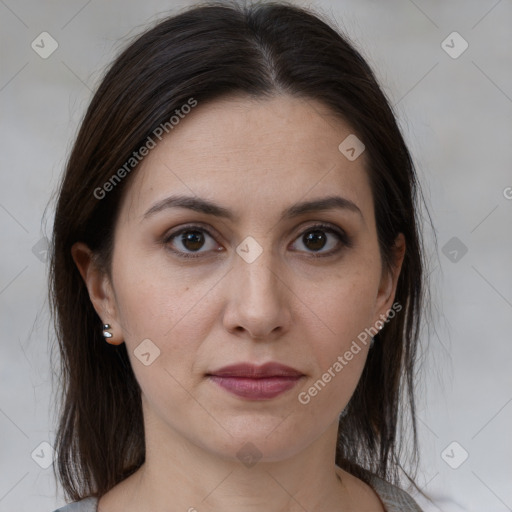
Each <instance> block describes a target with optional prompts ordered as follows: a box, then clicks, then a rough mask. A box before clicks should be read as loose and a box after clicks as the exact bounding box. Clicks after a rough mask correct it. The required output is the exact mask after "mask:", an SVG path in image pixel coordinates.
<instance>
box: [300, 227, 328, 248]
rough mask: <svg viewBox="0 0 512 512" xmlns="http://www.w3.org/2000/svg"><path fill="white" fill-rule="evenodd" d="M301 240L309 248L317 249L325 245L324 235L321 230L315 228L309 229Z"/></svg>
mask: <svg viewBox="0 0 512 512" xmlns="http://www.w3.org/2000/svg"><path fill="white" fill-rule="evenodd" d="M303 240H304V245H305V246H306V247H308V248H309V249H311V250H314V251H318V250H319V249H322V248H323V247H324V246H325V243H326V236H325V233H324V232H323V231H320V230H318V229H317V230H314V231H309V233H308V234H307V235H304V237H303ZM311 242H312V245H311Z"/></svg>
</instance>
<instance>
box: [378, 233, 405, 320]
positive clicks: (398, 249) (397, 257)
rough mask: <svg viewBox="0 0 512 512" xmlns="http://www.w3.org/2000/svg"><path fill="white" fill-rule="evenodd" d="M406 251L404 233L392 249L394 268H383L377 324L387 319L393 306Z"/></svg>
mask: <svg viewBox="0 0 512 512" xmlns="http://www.w3.org/2000/svg"><path fill="white" fill-rule="evenodd" d="M405 249H406V247H405V237H404V235H403V233H399V234H398V236H397V237H396V239H395V243H394V246H393V249H392V254H391V259H392V261H391V267H392V268H391V269H389V268H388V267H387V265H384V266H383V268H382V276H381V280H380V285H379V291H378V294H377V301H376V315H377V316H376V318H375V322H377V320H381V321H382V319H383V318H386V317H387V312H388V311H389V309H390V308H391V306H392V305H393V301H394V300H395V294H396V286H397V283H398V277H399V276H400V270H401V269H402V263H403V261H404V257H405ZM381 315H382V316H381Z"/></svg>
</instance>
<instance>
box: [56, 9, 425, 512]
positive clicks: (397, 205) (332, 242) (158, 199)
mask: <svg viewBox="0 0 512 512" xmlns="http://www.w3.org/2000/svg"><path fill="white" fill-rule="evenodd" d="M416 197H417V184H416V177H415V172H414V167H413V164H412V161H411V158H410V155H409V152H408V150H407V148H406V145H405V143H404V140H403V138H402V136H401V133H400V131H399V129H398V127H397V123H396V121H395V118H394V116H393V113H392V111H391V109H390V107H389V105H388V102H387V100H386V98H385V96H384V95H383V93H382V91H381V90H380V88H379V86H378V84H377V82H376V79H375V77H374V75H373V73H372V71H371V70H370V68H369V67H368V65H367V64H366V62H365V61H364V60H363V59H362V57H361V56H360V55H359V54H358V52H357V51H356V50H355V49H354V48H353V47H352V46H351V45H350V43H349V42H348V41H347V40H346V39H345V38H344V37H343V36H342V35H340V34H339V33H337V32H336V31H335V30H334V29H333V28H331V27H329V25H328V24H327V23H326V22H325V21H322V20H321V19H320V17H319V16H318V15H316V14H314V13H312V12H311V11H306V10H304V9H301V8H298V7H295V6H293V5H292V4H287V3H283V2H281V3H260V4H253V5H246V6H240V5H238V4H229V5H228V4H226V3H225V2H224V3H220V4H219V3H217V4H214V3H210V4H203V5H201V6H196V7H194V8H190V9H188V10H186V11H184V12H182V13H180V14H178V15H175V16H173V17H170V18H168V19H166V20H164V21H162V22H160V23H159V24H158V25H156V26H155V27H154V28H153V29H151V30H149V31H148V32H146V33H145V34H143V35H142V36H140V37H139V38H138V39H137V40H136V41H135V42H133V43H132V44H131V45H130V46H129V47H128V48H127V49H126V50H125V51H124V52H123V53H122V54H121V55H120V56H119V57H118V58H117V59H116V61H115V62H114V63H113V65H112V66H111V68H110V70H109V71H108V73H107V74H106V76H105V78H104V80H103V82H102V83H101V85H100V86H99V89H98V91H97V92H96V94H95V96H94V98H93V100H92V102H91V104H90V106H89V108H88V111H87V113H86V116H85V118H84V120H83V123H82V126H81V129H80V131H79V133H78V136H77V139H76V141H75V145H74V147H73V150H72V152H71V155H70V158H69V161H68V164H67V168H66V172H65V175H64V178H63V181H62V185H61V188H60V191H59V198H58V204H57V208H56V215H55V223H54V237H53V246H52V260H51V287H50V295H51V298H52V301H53V312H54V315H55V320H56V329H57V335H58V340H59V347H60V354H61V359H62V378H63V380H62V384H63V387H62V410H61V419H60V424H59V429H58V432H57V437H56V441H55V444H56V449H57V452H58V460H57V463H58V478H59V480H60V482H61V484H62V485H63V488H64V490H65V492H66V497H67V498H69V499H70V500H73V501H74V502H75V503H73V504H72V505H68V506H66V507H64V508H61V509H59V510H61V511H68V510H69V511H71V510H73V511H75V510H79V511H82V512H83V511H95V510H99V511H102V512H118V511H121V510H122V511H123V512H132V511H133V512H134V511H138V512H143V511H146V510H147V511H150V510H151V511H160V510H162V511H163V510H166V511H169V510H188V511H189V512H192V511H196V510H197V511H199V512H201V511H217V510H223V511H230V510H236V511H237V512H241V511H248V510H267V511H274V510H275V511H289V512H291V511H298V510H308V511H320V510H322V511H324V510H330V511H342V510H343V511H347V510H354V511H370V510H371V511H383V510H387V511H405V510H407V511H417V510H420V509H419V507H418V506H417V504H416V503H415V502H414V500H413V499H412V498H411V497H410V496H409V495H408V494H407V493H406V492H405V491H403V490H401V489H400V488H399V487H398V486H397V485H395V484H398V476H399V470H401V468H402V464H404V463H406V462H411V461H414V460H415V456H416V453H417V448H416V430H415V417H414V393H413V385H414V382H413V375H414V362H415V354H416V345H417V341H418V330H419V325H420V316H421V309H422V298H423V295H424V290H425V286H424V284H423V256H422V250H421V239H420V236H419V230H418V225H417V214H416ZM401 396H406V397H407V400H406V401H405V403H402V401H401V399H400V397H401ZM405 423H408V425H409V427H410V429H411V430H410V433H412V441H413V442H412V447H410V449H409V453H408V457H406V460H404V459H403V458H401V457H399V453H403V450H400V449H401V448H403V447H401V445H400V443H399V442H398V440H397V436H398V433H399V432H398V431H399V426H400V425H401V424H405ZM401 438H403V436H402V437H401Z"/></svg>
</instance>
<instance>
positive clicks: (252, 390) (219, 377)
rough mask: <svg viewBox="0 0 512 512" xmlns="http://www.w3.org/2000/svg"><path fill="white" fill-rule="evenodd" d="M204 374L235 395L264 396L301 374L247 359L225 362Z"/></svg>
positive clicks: (271, 395) (292, 384) (275, 393)
mask: <svg viewBox="0 0 512 512" xmlns="http://www.w3.org/2000/svg"><path fill="white" fill-rule="evenodd" d="M207 377H208V378H209V379H210V380H211V381H213V382H214V383H215V384H218V385H219V386H220V387H222V388H223V389H224V390H226V391H229V392H230V393H232V394H234V395H237V396H238V397H241V398H246V399H251V400H268V399H271V398H274V397H276V396H278V395H280V394H281V393H284V392H285V391H288V390H289V389H291V388H293V387H295V385H296V384H297V382H298V381H299V380H300V379H301V378H302V377H304V374H303V373H301V372H300V371H298V370H296V369H295V368H291V367H289V366H285V365H282V364H280V363H274V362H273V363H266V364H264V365H262V366H257V365H253V364H250V363H241V364H235V365H230V366H225V367H223V368H220V369H218V370H215V371H212V372H210V373H208V374H207Z"/></svg>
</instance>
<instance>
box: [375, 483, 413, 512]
mask: <svg viewBox="0 0 512 512" xmlns="http://www.w3.org/2000/svg"><path fill="white" fill-rule="evenodd" d="M369 481H370V485H371V486H372V487H373V489H374V490H375V492H376V493H377V494H378V495H379V497H380V499H381V500H382V502H383V503H384V505H385V506H386V509H387V510H388V511H389V512H422V510H421V508H420V507H419V506H418V504H417V503H416V502H415V501H414V499H413V498H412V497H411V496H410V495H409V494H408V493H406V492H405V491H404V490H402V489H400V488H399V487H397V486H396V485H393V484H390V483H389V482H387V481H386V480H383V479H382V478H380V477H378V476H376V475H373V474H372V475H371V476H369Z"/></svg>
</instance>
